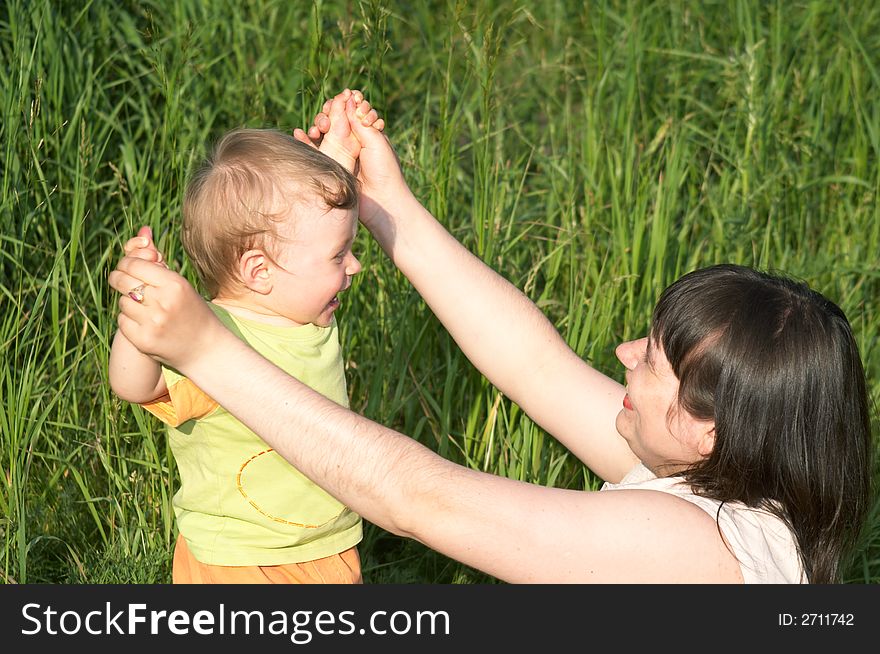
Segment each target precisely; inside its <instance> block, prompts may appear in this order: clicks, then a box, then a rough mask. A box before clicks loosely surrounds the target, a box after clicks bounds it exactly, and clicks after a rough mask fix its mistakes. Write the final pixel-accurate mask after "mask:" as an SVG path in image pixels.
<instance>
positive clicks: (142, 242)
mask: <svg viewBox="0 0 880 654" xmlns="http://www.w3.org/2000/svg"><path fill="white" fill-rule="evenodd" d="M123 250H124V251H125V256H127V257H135V258H137V259H143V260H145V261H152V262H153V263H158V264H160V265H162V266H165V267H166V268H167V267H168V265H167V264H166V263H165V258H164V257H163V256H162V253H161V252H159V250H158V248H156V244H155V243H154V242H153V230H151V229H150V228H149V227H147V226H146V225H144V226H143V227H141V228H140V229H139V230H138V233H137V236H135V237H134V238H130V239H128V241H126V243H125V245H124V246H123Z"/></svg>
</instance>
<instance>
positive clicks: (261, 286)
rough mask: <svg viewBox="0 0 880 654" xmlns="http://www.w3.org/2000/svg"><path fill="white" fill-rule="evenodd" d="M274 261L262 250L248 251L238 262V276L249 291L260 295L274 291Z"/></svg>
mask: <svg viewBox="0 0 880 654" xmlns="http://www.w3.org/2000/svg"><path fill="white" fill-rule="evenodd" d="M273 268H274V264H273V263H272V260H271V259H270V258H269V257H268V256H267V255H266V253H265V252H263V251H262V250H248V251H247V252H245V253H244V254H242V255H241V257H240V258H239V260H238V276H239V279H241V282H242V284H244V285H245V286H246V287H247V288H248V289H250V290H251V291H253V292H254V293H259V294H260V295H267V294H268V293H269V292H271V291H272V282H273V280H272V270H273Z"/></svg>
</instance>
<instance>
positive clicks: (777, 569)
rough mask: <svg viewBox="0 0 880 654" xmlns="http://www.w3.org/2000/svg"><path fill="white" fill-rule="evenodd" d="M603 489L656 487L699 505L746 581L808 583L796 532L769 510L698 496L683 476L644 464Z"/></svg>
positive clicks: (644, 488) (648, 488)
mask: <svg viewBox="0 0 880 654" xmlns="http://www.w3.org/2000/svg"><path fill="white" fill-rule="evenodd" d="M602 490H603V491H606V490H653V491H658V492H661V493H665V494H667V495H672V496H675V497H678V498H680V499H682V500H685V501H687V502H689V503H690V504H692V505H694V506H696V507H699V508H700V509H702V510H703V512H705V513H706V514H707V515H708V516H710V517H711V518H712V519H713V520H714V521H715V522H716V523H717V525H718V528H719V529H720V531H721V534H722V537H723V539H724V542H725V544H726V546H727V547H728V549H729V550H730V551H731V553H732V554H733V555H734V556H735V557H736V559H737V561H738V562H739V565H740V570H741V571H742V575H743V580H744V581H745V582H746V583H805V582H806V578H805V576H804V572H803V566H802V564H801V559H800V556H799V554H798V551H797V544H796V541H795V538H794V534H793V533H792V532H791V530H790V529H789V528H788V527H787V525H786V524H785V523H784V522H783V521H782V520H781V519H780V518H779V517H778V516H776V515H774V514H773V513H771V512H770V511H767V510H764V509H759V508H752V507H748V506H746V505H744V504H743V503H741V502H721V501H720V500H715V499H712V498H710V497H705V496H703V495H698V494H696V493H694V492H693V490H692V489H691V487H690V485H689V484H688V483H687V482H685V481H684V479H682V478H681V477H657V476H655V475H654V474H653V473H652V472H651V471H650V470H649V469H648V468H646V467H645V466H644V465H643V464H641V463H639V464H638V465H636V466H635V467H633V469H632V470H630V472H629V473H627V475H626V476H625V477H624V478H623V479H622V480H621V482H620V483H617V484H608V483H606V484H605V485H604V486H603V487H602Z"/></svg>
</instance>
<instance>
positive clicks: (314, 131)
mask: <svg viewBox="0 0 880 654" xmlns="http://www.w3.org/2000/svg"><path fill="white" fill-rule="evenodd" d="M349 104H353V105H354V106H355V107H357V112H358V115H359V119H360V121H361V124H362V125H363V126H364V127H372V128H374V129H376V130H380V131H381V130H382V129H384V127H385V121H384V120H382V119H381V118H379V114H378V113H377V112H376V110H375V109H373V108H372V107H371V106H370V103H369V102H367V101H366V100H365V99H364V96H363V93H361V92H360V91H358V90H354V91H352V90H350V89H345V90H344V91H343V92H342V93H339V94H338V95H336V96H335V97H334V98H332V99H331V100H327V102H325V103H324V106H323V107H322V108H321V111H320V112H318V114H317V115H316V116H315V120H314V123H313V124H312V126H311V127H310V128H309V131H308V133H306V132H304V131H303V130H301V129H295V130H294V131H293V136H294V138H296V139H297V140H299V141H302V142H303V143H308V144H310V145H314V146H317V147H318V149H319V150H320V151H321V152H323V153H324V154H326V155H327V156H329V157H331V158H332V159H334V160H335V161H337V162H339V163H340V164H341V165H342V166H343V167H344V168H346V169H347V170H349V171H351V172H353V173H354V172H356V171H357V167H358V166H357V161H358V157H359V156H360V151H361V143H360V141H359V140H358V138H357V136H356V135H355V134H354V133H353V132H352V129H351V125H350V122H349V117H348V115H347V110H346V107H347V106H348V105H349Z"/></svg>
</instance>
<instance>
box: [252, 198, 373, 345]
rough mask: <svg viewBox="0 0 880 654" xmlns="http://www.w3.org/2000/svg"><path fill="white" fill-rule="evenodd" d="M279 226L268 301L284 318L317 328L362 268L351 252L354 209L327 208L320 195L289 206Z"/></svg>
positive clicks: (328, 317) (355, 222) (326, 321)
mask: <svg viewBox="0 0 880 654" xmlns="http://www.w3.org/2000/svg"><path fill="white" fill-rule="evenodd" d="M290 215H291V217H290V220H288V221H286V222H285V223H283V224H281V225H279V226H278V233H279V236H281V237H282V238H281V239H280V240H279V242H278V243H277V245H276V247H275V260H276V263H277V265H276V266H274V267H273V271H272V274H273V284H272V291H271V293H270V296H269V297H268V298H267V300H268V301H269V302H270V304H271V306H272V309H273V310H274V311H275V312H277V313H278V314H279V315H281V316H284V317H285V318H287V319H288V320H290V321H292V322H294V323H296V324H300V325H305V324H308V323H312V324H315V325H319V326H321V327H326V326H328V325H329V324H330V322H331V320H332V318H333V313H334V312H335V311H336V309H337V308H339V294H340V293H342V291H344V290H345V289H347V288H348V287H349V286H350V285H351V278H352V276H353V275H356V274H357V273H358V272H360V270H361V264H360V261H358V260H357V258H356V257H355V256H354V254H353V253H352V251H351V246H352V243H353V242H354V237H355V234H356V233H357V225H358V212H357V209H328V208H327V207H326V205H324V204H323V203H322V202H321V201H320V200H319V199H318V198H314V201H313V202H309V203H299V204H297V205H296V206H294V207H293V208H292V209H291V212H290Z"/></svg>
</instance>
